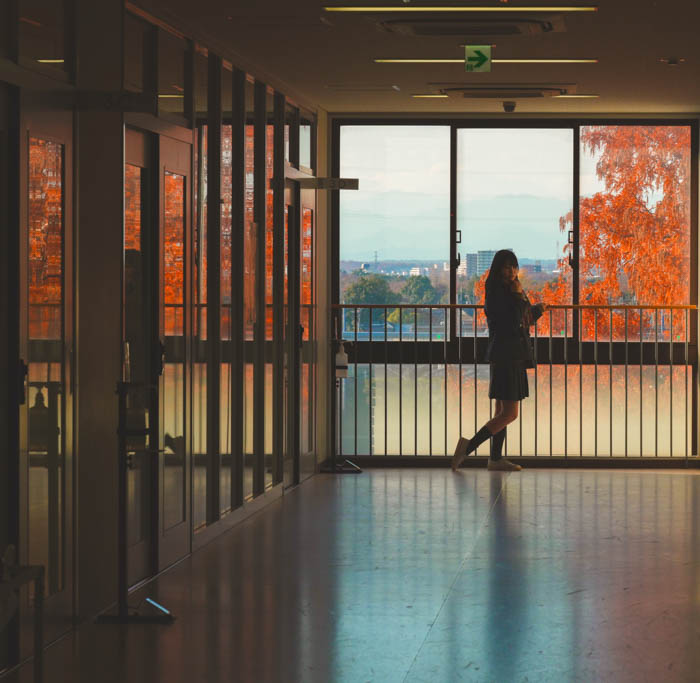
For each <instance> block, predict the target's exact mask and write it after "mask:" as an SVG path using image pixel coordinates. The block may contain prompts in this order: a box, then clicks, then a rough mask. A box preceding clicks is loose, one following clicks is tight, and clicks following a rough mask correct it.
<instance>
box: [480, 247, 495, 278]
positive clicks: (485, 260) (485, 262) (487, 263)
mask: <svg viewBox="0 0 700 683" xmlns="http://www.w3.org/2000/svg"><path fill="white" fill-rule="evenodd" d="M495 255H496V252H495V251H490V250H488V251H477V252H476V274H477V275H483V274H484V273H485V272H486V271H487V270H488V269H489V268H490V267H491V262H492V261H493V257H494V256H495Z"/></svg>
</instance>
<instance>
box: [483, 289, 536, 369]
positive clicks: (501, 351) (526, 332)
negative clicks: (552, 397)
mask: <svg viewBox="0 0 700 683" xmlns="http://www.w3.org/2000/svg"><path fill="white" fill-rule="evenodd" d="M541 315H542V305H541V304H536V305H535V306H532V305H531V304H530V300H529V299H528V298H527V294H525V293H524V292H523V293H521V294H516V293H515V292H512V291H511V290H509V289H507V288H506V286H505V285H503V284H501V283H500V282H496V283H494V284H493V285H492V286H490V287H487V289H486V320H487V321H488V325H489V345H488V350H487V352H486V360H487V361H488V362H489V363H502V362H511V361H519V362H524V363H525V365H526V366H528V367H532V366H533V357H532V346H531V344H530V325H532V324H534V323H535V321H536V320H537V319H538V318H539V317H540V316H541Z"/></svg>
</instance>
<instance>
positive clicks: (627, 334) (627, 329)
mask: <svg viewBox="0 0 700 683" xmlns="http://www.w3.org/2000/svg"><path fill="white" fill-rule="evenodd" d="M628 314H629V309H627V308H626V309H625V457H627V438H628V435H627V431H628V425H629V417H628V407H629V406H628V394H629V388H628V384H629V315H628Z"/></svg>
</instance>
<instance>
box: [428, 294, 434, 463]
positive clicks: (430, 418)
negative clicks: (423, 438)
mask: <svg viewBox="0 0 700 683" xmlns="http://www.w3.org/2000/svg"><path fill="white" fill-rule="evenodd" d="M432 454H433V307H432V306H428V455H432Z"/></svg>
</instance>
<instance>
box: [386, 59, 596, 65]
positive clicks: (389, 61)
mask: <svg viewBox="0 0 700 683" xmlns="http://www.w3.org/2000/svg"><path fill="white" fill-rule="evenodd" d="M374 61H375V63H376V64H464V58H462V59H375V60H374ZM491 62H492V63H493V64H597V63H598V60H597V59H492V60H491Z"/></svg>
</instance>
